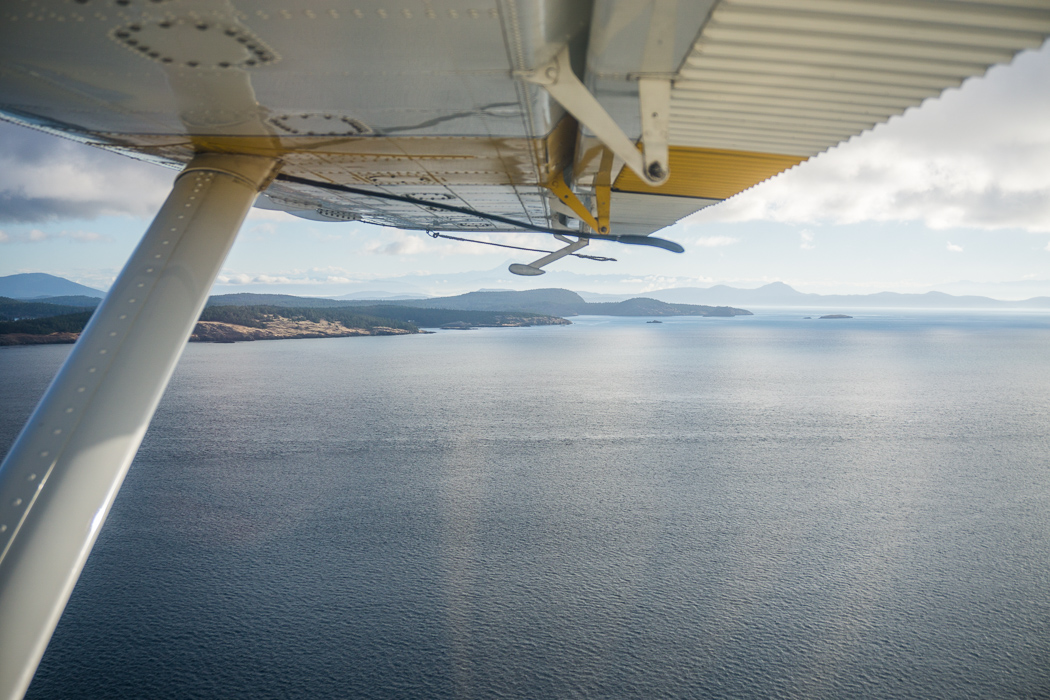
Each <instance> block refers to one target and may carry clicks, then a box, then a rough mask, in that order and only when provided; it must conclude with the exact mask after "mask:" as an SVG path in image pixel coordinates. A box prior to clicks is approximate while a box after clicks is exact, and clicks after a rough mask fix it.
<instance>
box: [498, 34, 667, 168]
mask: <svg viewBox="0 0 1050 700" xmlns="http://www.w3.org/2000/svg"><path fill="white" fill-rule="evenodd" d="M514 75H515V76H516V77H519V78H521V79H522V80H525V81H526V82H529V83H533V84H534V85H539V86H540V87H542V88H543V89H545V90H546V91H547V92H548V93H549V94H550V96H551V97H553V98H554V99H555V100H557V101H558V103H559V104H561V106H562V107H564V108H565V110H566V111H567V112H569V113H570V114H571V115H572V116H574V117H576V120H577V121H579V122H580V123H581V124H583V125H584V126H585V127H587V128H588V129H589V130H590V131H591V132H592V133H593V134H594V135H595V137H596V138H597V139H598V140H599V141H601V142H602V143H603V144H604V145H605V147H606V148H608V149H609V150H610V151H612V152H613V153H615V154H616V155H617V156H618V157H619V158H620V159H621V160H622V161H623V162H624V163H625V164H626V165H627V167H628V168H630V169H631V170H633V171H634V172H635V173H636V174H637V175H638V177H640V178H641V179H642V181H643V182H645V183H646V184H648V185H650V186H652V187H657V186H659V185H662V184H663V183H664V182H666V181H667V177H668V175H670V169H669V167H668V148H667V141H668V129H669V126H670V107H671V80H670V78H663V77H648V76H647V77H643V78H640V79H639V81H638V101H639V108H640V110H641V112H640V113H641V118H642V150H641V151H639V150H638V147H637V146H636V145H635V143H634V142H633V141H631V139H630V138H629V137H628V136H627V134H625V133H624V132H623V129H621V128H620V125H619V124H617V123H616V121H615V120H614V119H613V118H612V117H611V116H610V115H609V113H608V112H606V111H605V108H604V107H602V105H601V103H599V102H598V100H597V98H596V97H595V96H594V95H592V94H591V93H590V91H589V90H588V89H587V86H586V85H584V84H583V83H582V82H580V79H579V78H577V77H576V74H575V73H574V72H573V70H572V66H571V65H570V63H569V48H568V47H567V46H565V47H563V48H562V49H561V51H559V52H558V55H557V56H555V57H554V60H553V61H551V62H550V63H548V64H546V65H543V66H540V67H539V68H537V69H535V70H530V71H515V73H514Z"/></svg>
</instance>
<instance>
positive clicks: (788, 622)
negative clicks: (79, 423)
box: [0, 312, 1050, 698]
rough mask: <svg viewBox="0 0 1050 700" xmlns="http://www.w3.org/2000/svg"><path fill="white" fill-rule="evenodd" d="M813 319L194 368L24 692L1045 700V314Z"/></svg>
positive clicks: (357, 350)
mask: <svg viewBox="0 0 1050 700" xmlns="http://www.w3.org/2000/svg"><path fill="white" fill-rule="evenodd" d="M802 315H803V314H801V313H781V314H773V313H769V314H760V315H757V316H754V317H739V318H732V319H702V318H671V319H663V321H664V322H663V323H662V324H659V325H658V324H646V323H645V320H646V319H611V318H595V317H591V318H579V319H573V320H574V325H572V326H569V327H538V328H528V329H491V330H478V331H471V332H442V333H438V334H435V335H420V336H412V337H377V338H346V339H334V340H298V341H281V342H255V343H243V344H236V345H204V344H194V345H191V346H190V347H189V348H188V349H187V351H186V353H185V355H184V356H183V359H182V361H181V364H180V365H179V368H178V370H177V371H176V374H175V378H174V379H173V381H172V384H171V387H170V388H169V390H168V392H167V394H166V396H165V398H164V400H163V401H162V403H161V406H160V409H159V410H158V413H157V415H156V418H155V419H154V422H153V425H152V427H151V429H150V431H149V433H148V435H147V436H146V440H145V442H144V443H143V447H142V450H141V451H140V453H139V456H138V458H137V459H136V461H135V464H134V465H133V466H132V468H131V472H130V474H129V476H128V478H127V481H126V482H125V485H124V488H123V489H122V491H121V493H120V495H119V497H118V498H117V502H116V505H115V506H114V508H113V511H112V513H111V514H110V517H109V520H108V521H107V523H106V525H105V527H104V528H103V530H102V534H101V536H100V538H99V540H98V544H97V545H96V547H95V550H94V553H93V554H92V556H91V558H90V559H89V561H88V564H87V567H86V568H85V570H84V574H83V575H82V577H81V579H80V582H79V583H78V585H77V588H76V590H75V591H74V593H73V597H72V599H71V601H70V605H69V607H68V609H67V611H66V613H65V615H64V617H63V618H62V621H61V622H60V624H59V626H58V629H57V631H56V634H55V637H54V639H53V641H52V644H51V646H50V647H49V649H48V652H47V654H46V655H45V657H44V660H43V663H42V664H41V667H40V670H39V672H38V674H37V677H36V679H35V680H34V682H33V685H32V687H31V688H30V692H29V696H28V697H31V698H53V697H65V698H71V697H136V698H137V697H150V698H162V697H172V698H176V697H177V698H186V697H226V698H269V697H274V698H276V697H313V698H321V697H329V698H343V697H365V698H434V697H450V698H451V697H462V698H475V697H476V698H491V697H497V698H541V697H637V698H651V697H716V698H754V697H758V698H766V697H783V698H821V697H827V698H841V697H871V698H967V697H972V698H979V697H980V698H991V697H995V698H1034V697H1048V696H1050V516H1048V513H1050V469H1048V461H1050V351H1048V348H1050V315H1040V314H1029V315H1009V314H983V315H979V316H971V315H966V314H952V315H946V314H922V313H916V312H868V313H866V314H864V315H860V314H858V315H857V316H858V317H857V318H855V319H851V320H816V319H813V320H803V319H802ZM67 352H68V348H63V347H21V348H8V349H3V350H0V403H2V404H3V405H4V406H5V410H4V411H3V416H2V423H0V439H2V440H3V444H5V445H7V444H10V442H11V441H12V440H13V439H14V436H15V434H16V433H17V430H18V429H19V428H20V427H21V424H22V422H23V421H24V419H25V417H26V416H27V415H28V413H29V412H30V410H31V409H32V406H33V404H34V403H35V401H36V400H37V398H38V396H39V395H40V393H41V392H42V391H43V389H44V387H45V386H46V384H47V382H48V381H49V380H50V377H51V375H52V374H53V373H54V371H55V369H57V366H58V364H59V363H60V362H61V360H62V358H64V357H65V354H66V353H67Z"/></svg>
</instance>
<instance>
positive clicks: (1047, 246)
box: [1043, 243, 1050, 253]
mask: <svg viewBox="0 0 1050 700" xmlns="http://www.w3.org/2000/svg"><path fill="white" fill-rule="evenodd" d="M1043 250H1045V251H1046V252H1048V253H1050V243H1047V244H1046V247H1045V248H1043Z"/></svg>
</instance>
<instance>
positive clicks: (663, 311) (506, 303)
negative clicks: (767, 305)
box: [350, 289, 751, 316]
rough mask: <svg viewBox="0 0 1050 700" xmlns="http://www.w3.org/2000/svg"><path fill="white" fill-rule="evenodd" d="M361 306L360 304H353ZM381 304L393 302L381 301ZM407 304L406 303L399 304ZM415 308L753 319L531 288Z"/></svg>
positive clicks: (729, 311)
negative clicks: (588, 299) (593, 300)
mask: <svg viewBox="0 0 1050 700" xmlns="http://www.w3.org/2000/svg"><path fill="white" fill-rule="evenodd" d="M350 303H358V302H350ZM380 303H381V304H385V303H389V302H380ZM398 303H399V304H401V305H405V303H404V302H398ZM411 305H412V306H415V307H419V308H424V309H463V310H470V311H520V312H532V313H539V314H548V315H551V316H584V315H592V316H750V315H751V312H750V311H745V310H744V309H737V308H732V307H728V306H720V307H712V306H697V305H693V304H670V303H667V302H663V301H659V300H657V299H649V298H633V299H628V300H626V301H621V302H604V303H593V304H591V303H588V302H586V301H584V300H583V297H581V296H580V295H579V294H577V293H576V292H570V291H569V290H568V289H530V290H526V291H523V292H514V291H499V292H468V293H467V294H459V295H457V296H453V297H438V298H434V299H421V300H418V301H413V302H411Z"/></svg>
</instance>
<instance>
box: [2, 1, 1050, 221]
mask: <svg viewBox="0 0 1050 700" xmlns="http://www.w3.org/2000/svg"><path fill="white" fill-rule="evenodd" d="M0 27H2V40H0V112H3V113H4V114H5V115H6V117H7V118H8V119H11V120H14V121H18V122H21V123H24V124H29V125H33V126H37V127H40V128H46V129H50V130H55V131H58V132H60V133H63V134H65V135H67V136H71V137H73V138H77V139H80V140H83V141H88V142H91V143H94V144H97V145H99V146H102V147H104V148H109V149H113V150H118V151H122V152H124V153H128V154H130V155H134V156H137V157H141V158H148V159H154V160H157V161H159V162H162V163H167V164H171V165H176V166H181V165H183V164H185V163H187V162H189V160H190V159H191V158H192V157H193V155H194V154H195V153H197V152H201V151H210V152H219V153H234V154H255V155H265V156H270V157H276V158H278V159H280V161H281V163H282V166H281V167H282V172H284V173H286V174H289V175H293V176H296V177H298V178H303V179H307V180H311V181H315V182H318V183H322V184H323V183H334V184H339V185H349V186H353V187H355V188H358V189H362V190H364V191H366V192H367V191H379V192H386V193H393V194H397V195H401V196H404V197H408V198H411V199H413V200H416V201H413V202H404V201H389V200H385V201H384V200H378V199H376V198H373V197H369V196H367V195H362V194H348V193H346V192H337V191H332V190H324V189H320V188H317V187H306V186H303V185H299V184H294V183H288V182H281V181H278V182H275V183H274V184H273V185H271V186H270V188H269V190H268V191H267V192H266V195H265V197H264V198H262V199H261V200H260V202H259V205H261V206H265V207H270V208H276V209H283V210H285V211H290V212H292V213H296V214H298V215H301V216H304V217H306V218H313V219H317V220H322V221H348V220H359V221H366V222H371V223H376V224H381V225H385V226H395V227H399V228H405V229H433V230H441V231H481V230H484V231H500V230H504V231H506V230H518V228H519V227H516V226H514V225H512V224H505V223H494V222H492V221H490V220H486V219H482V218H478V217H475V216H471V215H470V214H466V213H454V212H449V211H447V210H439V209H437V208H435V207H428V206H427V202H439V203H445V204H450V205H454V206H457V207H461V208H466V209H473V210H477V211H479V212H487V213H493V214H498V215H500V216H503V217H506V218H510V219H512V220H516V221H522V222H527V223H529V224H531V225H534V226H536V225H539V226H545V227H550V228H553V229H564V230H566V231H571V230H576V229H581V228H584V230H586V229H585V227H586V226H587V224H585V223H583V222H582V221H581V218H582V219H586V218H587V217H586V216H583V217H581V216H580V214H579V213H578V211H575V210H574V209H573V208H572V207H568V206H566V205H565V202H564V201H560V199H559V197H558V196H557V195H556V194H554V193H553V192H552V189H551V186H550V183H551V181H552V180H557V179H558V178H562V179H563V181H564V182H565V183H566V185H567V186H568V188H569V189H570V190H571V191H572V193H573V195H574V196H575V197H576V198H578V200H579V203H580V204H582V205H583V206H584V207H585V208H586V209H587V210H589V212H590V213H591V214H592V215H595V216H597V215H598V214H599V213H600V210H601V209H602V208H603V206H604V207H606V208H607V210H608V218H609V229H611V232H612V233H618V234H649V233H652V232H654V231H656V230H658V229H660V228H663V227H664V226H667V225H668V224H671V223H673V222H674V221H676V220H678V219H680V218H682V217H683V216H685V215H687V214H689V213H691V212H693V211H696V210H697V209H700V208H702V207H705V206H709V205H711V204H713V203H716V202H719V201H721V200H723V199H726V198H728V197H731V196H732V195H734V194H736V193H738V192H740V191H742V190H745V189H747V188H749V187H751V186H753V185H755V184H756V183H758V182H761V181H763V180H765V179H767V178H769V177H772V176H773V175H775V174H777V173H779V172H782V171H783V170H785V169H788V168H791V167H792V166H794V165H796V164H798V163H800V162H802V161H804V160H805V159H807V158H809V157H811V156H813V155H816V154H818V153H820V152H822V151H824V150H825V149H827V148H829V147H831V146H834V145H835V144H837V143H840V142H841V141H843V140H846V139H848V138H850V137H851V136H853V135H856V134H859V133H861V132H863V131H864V130H866V129H869V128H871V127H872V126H873V125H875V124H878V123H880V122H883V121H885V120H886V119H888V118H889V117H890V116H892V115H895V114H900V113H902V112H903V111H904V110H906V109H907V108H908V107H912V106H915V105H918V104H920V103H921V102H922V100H924V99H926V98H928V97H931V96H935V95H938V94H939V93H940V92H941V91H943V90H944V89H945V88H947V87H951V86H956V85H959V84H960V83H961V82H962V81H963V80H964V79H966V78H967V77H970V76H974V75H980V74H982V73H983V72H984V71H985V70H986V69H987V68H988V66H990V65H992V64H995V63H1002V62H1006V61H1009V60H1011V58H1012V57H1013V55H1014V54H1015V53H1016V52H1018V51H1020V50H1022V49H1026V48H1034V47H1038V46H1040V45H1041V43H1042V42H1043V40H1044V38H1045V37H1046V35H1047V33H1050V4H1048V3H1047V2H1042V1H1038V0H1036V1H1033V0H1027V1H1026V0H1003V1H998V2H980V3H977V2H970V1H969V0H959V1H955V2H943V1H939V0H917V1H910V0H909V1H905V0H722V1H721V2H709V1H700V2H688V3H687V2H675V1H674V0H649V1H627V0H596V2H594V3H593V6H590V5H589V4H588V3H576V2H558V1H555V0H548V1H547V2H535V3H522V2H512V1H510V0H500V1H492V0H489V1H487V2H486V1H478V2H467V3H462V2H415V3H408V2H406V3H402V4H400V5H391V4H388V3H345V2H303V3H297V4H296V5H295V6H294V8H292V7H289V6H285V5H284V4H283V3H276V2H267V1H266V0H260V1H258V2H251V3H249V2H203V1H201V0H169V1H168V2H159V3H158V2H152V1H142V2H136V1H133V0H116V1H108V2H104V1H99V0H87V1H85V2H69V1H66V0H20V1H15V2H11V3H7V4H6V5H5V8H4V10H3V11H2V12H0ZM562 50H566V51H567V52H568V54H567V55H569V56H570V57H571V62H572V66H573V69H574V71H575V73H576V74H577V76H578V77H579V78H580V79H581V81H582V85H583V86H585V88H586V90H587V91H588V92H589V93H590V94H591V95H593V97H594V98H595V99H596V101H597V104H598V105H600V108H601V109H602V110H604V112H605V113H606V114H607V115H608V116H609V117H610V118H611V120H612V121H613V122H614V123H615V125H616V126H617V127H618V128H619V130H620V132H621V133H622V134H623V135H625V136H626V137H627V138H628V139H629V140H630V141H631V142H634V143H638V142H639V141H641V142H642V143H643V144H644V142H645V141H646V139H647V138H652V140H653V141H654V142H655V141H656V140H657V136H658V137H660V138H663V139H665V141H666V148H667V157H666V163H667V166H668V170H669V177H667V179H666V181H663V182H661V183H653V182H647V181H646V180H645V179H644V177H643V176H642V175H644V173H642V175H639V174H638V173H636V172H635V171H634V170H632V169H631V168H629V167H624V159H623V158H621V157H620V156H622V155H623V152H622V150H621V151H620V153H619V154H612V153H610V152H609V149H608V148H607V146H608V141H609V139H607V138H603V137H604V134H601V133H598V134H596V133H595V130H593V129H592V128H591V118H592V115H591V114H589V113H580V112H579V111H578V110H577V114H572V113H570V112H569V111H567V110H566V109H564V108H563V107H562V105H561V104H560V103H559V101H558V100H557V99H555V98H554V97H552V95H551V94H549V92H548V91H547V90H546V89H545V88H544V86H543V85H542V84H536V83H535V82H530V81H529V80H526V79H523V78H522V76H523V75H525V74H528V73H529V72H530V71H531V72H535V71H537V70H540V69H542V68H543V66H545V65H547V64H548V63H549V62H550V61H551V60H552V58H553V57H555V56H556V55H557V54H558V52H559V51H562ZM646 78H648V79H650V80H651V81H653V82H656V83H661V82H662V83H663V84H666V85H667V86H668V87H669V96H668V97H667V98H666V99H665V101H664V102H661V103H659V104H660V106H661V107H662V108H665V109H666V110H667V111H668V112H669V114H668V115H667V116H666V117H665V121H664V123H663V125H662V127H661V128H662V131H659V133H658V134H657V136H652V135H651V134H647V133H644V132H645V130H646V128H647V126H646V124H645V123H644V116H645V110H644V109H643V104H642V103H643V99H642V96H641V95H640V90H639V85H640V84H641V83H642V82H644V80H643V79H646ZM650 104H653V103H652V102H651V101H649V102H646V103H645V106H648V105H650ZM580 116H582V117H583V118H582V119H581V118H578V117H580ZM598 131H600V129H599V130H598ZM603 188H605V189H603ZM562 199H564V198H562Z"/></svg>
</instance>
